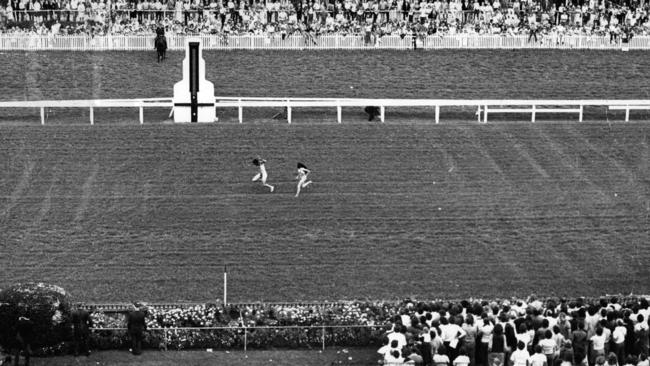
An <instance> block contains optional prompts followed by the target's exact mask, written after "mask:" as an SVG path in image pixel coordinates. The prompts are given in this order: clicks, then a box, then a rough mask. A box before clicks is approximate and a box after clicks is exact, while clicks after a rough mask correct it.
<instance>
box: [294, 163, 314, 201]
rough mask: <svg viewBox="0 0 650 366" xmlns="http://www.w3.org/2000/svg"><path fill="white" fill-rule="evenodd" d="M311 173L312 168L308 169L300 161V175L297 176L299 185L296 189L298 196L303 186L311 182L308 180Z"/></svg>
mask: <svg viewBox="0 0 650 366" xmlns="http://www.w3.org/2000/svg"><path fill="white" fill-rule="evenodd" d="M309 173H311V170H309V169H307V167H306V166H305V164H303V163H298V175H297V176H296V179H298V187H297V189H296V197H298V195H299V194H300V189H301V188H305V187H307V186H308V185H310V184H311V181H307V176H308V175H309Z"/></svg>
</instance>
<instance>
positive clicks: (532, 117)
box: [530, 104, 535, 123]
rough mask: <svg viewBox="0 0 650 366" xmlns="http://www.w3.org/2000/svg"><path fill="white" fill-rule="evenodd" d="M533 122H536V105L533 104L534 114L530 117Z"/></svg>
mask: <svg viewBox="0 0 650 366" xmlns="http://www.w3.org/2000/svg"><path fill="white" fill-rule="evenodd" d="M530 121H531V122H533V123H534V122H535V105H534V104H533V115H532V116H531V117H530Z"/></svg>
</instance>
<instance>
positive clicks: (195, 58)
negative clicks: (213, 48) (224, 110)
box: [173, 38, 216, 123]
mask: <svg viewBox="0 0 650 366" xmlns="http://www.w3.org/2000/svg"><path fill="white" fill-rule="evenodd" d="M173 102H174V111H173V113H174V122H176V123H186V122H214V121H215V118H216V112H215V109H214V85H213V84H212V83H211V82H209V81H207V80H206V79H205V60H203V49H202V48H201V39H200V38H188V39H187V41H186V45H185V59H184V60H183V80H181V81H179V82H177V83H176V84H174V98H173Z"/></svg>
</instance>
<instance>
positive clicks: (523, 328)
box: [517, 323, 528, 333]
mask: <svg viewBox="0 0 650 366" xmlns="http://www.w3.org/2000/svg"><path fill="white" fill-rule="evenodd" d="M527 331H528V327H527V326H526V323H521V324H519V328H517V333H526V332H527Z"/></svg>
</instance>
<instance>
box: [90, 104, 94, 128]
mask: <svg viewBox="0 0 650 366" xmlns="http://www.w3.org/2000/svg"><path fill="white" fill-rule="evenodd" d="M90 124H91V125H94V124H95V112H94V111H93V107H90Z"/></svg>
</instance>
